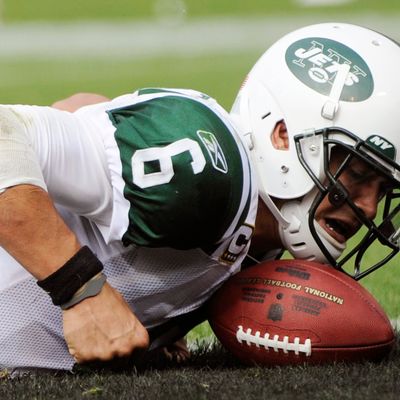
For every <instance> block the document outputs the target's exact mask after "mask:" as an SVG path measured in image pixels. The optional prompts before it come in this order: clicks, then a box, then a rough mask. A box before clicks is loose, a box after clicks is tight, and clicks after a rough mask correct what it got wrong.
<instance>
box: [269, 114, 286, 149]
mask: <svg viewBox="0 0 400 400" xmlns="http://www.w3.org/2000/svg"><path fill="white" fill-rule="evenodd" d="M271 142H272V146H274V148H275V149H277V150H288V149H289V139H288V133H287V129H286V124H285V121H283V120H282V121H279V122H277V123H276V125H275V128H274V130H273V131H272V134H271Z"/></svg>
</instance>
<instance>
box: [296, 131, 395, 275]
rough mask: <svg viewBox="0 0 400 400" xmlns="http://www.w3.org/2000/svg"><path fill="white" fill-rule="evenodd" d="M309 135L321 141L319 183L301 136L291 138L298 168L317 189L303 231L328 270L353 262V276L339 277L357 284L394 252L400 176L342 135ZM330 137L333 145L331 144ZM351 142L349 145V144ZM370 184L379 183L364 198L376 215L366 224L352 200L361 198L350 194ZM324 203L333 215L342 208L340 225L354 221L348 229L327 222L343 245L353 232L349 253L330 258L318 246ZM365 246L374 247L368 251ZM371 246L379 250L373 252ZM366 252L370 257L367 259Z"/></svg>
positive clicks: (372, 151)
mask: <svg viewBox="0 0 400 400" xmlns="http://www.w3.org/2000/svg"><path fill="white" fill-rule="evenodd" d="M315 135H321V137H322V140H323V149H324V151H323V152H324V177H325V179H324V181H321V180H320V179H319V178H318V177H317V176H316V175H315V174H314V173H313V171H312V169H311V168H310V167H309V165H307V161H306V160H305V157H304V155H303V154H302V146H301V145H300V143H301V141H302V140H303V139H304V137H305V135H302V134H300V135H296V136H295V138H294V140H295V143H296V148H297V151H298V152H299V159H300V162H302V164H303V166H304V168H305V169H306V170H307V171H308V173H309V174H310V177H311V178H312V179H313V181H314V182H315V185H316V187H317V188H318V193H317V194H316V195H315V196H314V200H313V202H312V204H311V205H310V208H309V212H308V225H309V229H310V232H311V234H312V236H313V238H314V240H315V242H316V243H317V244H318V246H319V248H320V249H321V251H322V253H323V255H324V257H325V258H326V260H328V261H329V263H330V264H331V265H333V266H335V267H336V268H338V269H342V268H343V267H344V265H345V264H346V263H347V262H348V261H349V260H350V259H353V262H354V270H353V271H351V270H348V271H345V272H347V273H348V274H350V275H352V276H353V277H354V278H355V279H361V278H362V277H364V276H366V275H368V274H369V273H371V272H372V271H374V270H375V269H377V268H379V267H380V266H381V265H384V264H385V263H386V262H387V261H389V260H390V259H391V258H392V257H393V256H395V255H396V254H397V252H398V251H399V244H400V240H399V239H400V204H399V198H400V194H399V193H400V182H399V181H398V179H396V177H397V176H398V173H399V172H400V167H399V166H398V165H397V164H396V163H395V162H393V161H392V160H390V159H383V157H384V156H382V155H381V154H379V152H378V151H376V149H374V148H373V147H371V146H370V145H369V144H368V143H366V142H364V141H361V140H360V139H359V138H358V137H357V136H355V135H353V134H352V133H350V132H347V131H345V130H343V129H340V128H326V129H323V130H320V131H316V132H315ZM332 136H334V137H335V139H332V138H331V137H332ZM339 136H344V137H345V138H346V139H345V140H344V142H343V141H340V140H338V137H339ZM351 142H353V143H352V144H350V143H351ZM357 169H358V170H357ZM344 177H347V178H344ZM374 179H375V180H377V181H379V187H378V188H377V190H378V191H377V193H370V195H371V196H376V197H377V198H376V207H377V208H379V210H378V212H377V213H376V214H377V215H376V217H374V218H372V217H371V218H370V217H369V216H367V215H366V213H365V212H364V211H363V210H362V208H360V207H359V206H358V205H357V204H356V203H355V201H354V199H353V197H355V196H356V195H363V194H364V192H363V193H357V189H355V187H356V186H357V185H366V184H371V181H372V180H374ZM367 196H368V194H367ZM324 201H325V203H328V204H329V205H330V207H331V208H333V209H337V210H338V213H340V212H342V213H343V211H340V210H341V209H342V210H343V208H346V210H347V211H345V212H344V213H345V214H346V218H345V220H350V219H351V220H353V221H354V222H353V223H354V226H353V227H349V226H346V224H345V223H344V222H343V221H339V222H338V221H335V220H334V219H333V218H332V219H330V220H329V221H328V225H329V226H330V229H332V230H335V229H336V230H338V231H340V232H341V233H342V234H343V235H345V236H346V241H348V239H350V237H352V236H354V235H355V234H356V233H357V232H358V233H357V237H358V241H353V242H355V243H352V246H351V249H348V250H347V251H346V252H344V254H343V255H339V256H338V255H336V257H334V256H333V255H332V250H331V251H330V250H328V248H327V245H326V241H324V240H323V238H324V237H325V238H326V235H321V229H318V228H317V224H318V220H319V218H318V213H319V208H320V206H321V204H322V203H323V202H324ZM371 201H372V202H374V201H375V200H374V199H372V200H371ZM379 204H380V206H379ZM355 221H357V222H355ZM316 222H317V223H316ZM346 231H347V232H346ZM331 242H332V241H331ZM371 245H374V246H375V247H373V248H372V250H371ZM377 245H379V246H380V248H379V250H378V247H377ZM382 246H383V247H382ZM336 247H338V248H339V249H338V253H340V250H341V248H340V247H341V246H340V244H339V245H337V246H336ZM348 247H350V246H348ZM342 249H343V250H344V248H342ZM371 251H372V252H373V254H369V253H370V252H371Z"/></svg>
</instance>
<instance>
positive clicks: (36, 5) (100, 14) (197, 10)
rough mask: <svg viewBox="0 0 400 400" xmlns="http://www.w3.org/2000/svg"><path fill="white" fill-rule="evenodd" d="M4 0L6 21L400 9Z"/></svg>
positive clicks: (224, 1) (388, 2) (288, 0)
mask: <svg viewBox="0 0 400 400" xmlns="http://www.w3.org/2000/svg"><path fill="white" fill-rule="evenodd" d="M55 4H56V3H55V2H54V0H31V1H25V0H3V17H4V20H5V21H39V20H60V21H61V20H75V19H105V20H109V19H132V18H152V17H154V16H157V15H158V13H159V12H160V11H157V10H165V13H169V14H172V13H176V14H182V15H184V16H187V17H189V18H195V17H204V16H229V15H230V16H261V15H271V14H272V15H280V14H281V15H287V14H288V13H290V14H293V15H297V14H305V13H310V12H315V13H321V12H322V13H324V12H327V11H328V12H329V13H332V12H334V13H338V14H343V13H345V14H348V13H352V14H355V13H360V12H369V13H380V14H390V13H392V12H393V10H397V11H399V10H400V4H399V2H398V1H397V0H384V1H375V0H354V1H352V2H349V3H347V4H343V5H337V6H330V7H321V6H316V7H301V6H300V5H299V4H298V2H296V1H295V0H247V1H241V0H201V1H199V0H147V1H144V0H81V1H80V2H72V1H71V2H57V5H55Z"/></svg>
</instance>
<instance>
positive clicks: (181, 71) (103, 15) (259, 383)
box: [0, 0, 400, 400]
mask: <svg viewBox="0 0 400 400" xmlns="http://www.w3.org/2000/svg"><path fill="white" fill-rule="evenodd" d="M155 3H156V1H144V0H143V1H139V0H133V1H132V0H113V1H112V0H97V1H95V0H82V1H80V2H57V3H56V2H54V0H31V1H26V0H3V2H2V18H3V21H4V22H6V23H12V22H18V23H21V22H31V21H63V22H64V21H71V20H78V19H81V20H87V19H92V20H99V19H103V20H114V21H115V20H119V19H121V20H124V19H134V18H153V17H154V15H155V11H154V10H155ZM168 4H172V9H173V10H178V12H182V11H179V10H182V7H181V5H182V4H184V8H185V10H186V11H185V13H184V14H185V15H186V16H187V17H188V18H196V17H208V16H210V17H218V16H239V17H242V16H243V17H244V16H246V17H249V16H257V17H259V16H267V15H273V16H275V17H276V18H279V15H281V14H285V15H293V16H297V15H299V16H300V15H305V14H309V13H330V14H331V15H336V14H337V15H347V16H348V15H352V14H354V15H356V14H360V13H367V14H380V15H383V16H384V15H393V14H394V15H397V14H400V2H399V0H383V1H379V2H377V1H374V0H355V1H353V2H351V3H349V4H348V5H343V6H340V7H339V6H338V7H328V8H318V7H317V8H313V9H308V8H307V9H300V8H299V7H298V6H297V5H296V4H295V1H290V0H282V1H278V0H277V1H266V0H248V1H246V2H244V1H239V0H233V1H232V0H201V1H199V0H186V1H184V2H178V1H174V0H171V1H170V2H169V3H168ZM174 7H175V8H174ZM180 7H181V8H180ZM0 35H1V31H0ZM27 40H29V38H27ZM60 45H62V44H60ZM259 55H260V54H259V53H258V52H254V51H245V50H243V51H240V52H237V53H235V54H232V53H227V54H221V55H215V54H209V55H207V54H203V55H201V56H180V57H177V56H174V57H166V56H163V57H153V58H145V59H139V58H138V59H129V58H123V59H118V58H114V59H107V58H105V57H104V58H97V59H90V58H86V57H85V58H84V59H79V58H77V59H73V58H72V57H71V58H64V59H62V60H57V59H54V60H52V59H51V57H47V58H46V59H40V58H34V57H33V58H32V57H29V58H24V57H20V58H18V59H11V58H4V57H1V54H0V76H1V79H0V103H27V104H42V105H45V104H51V103H52V102H53V101H55V100H57V99H60V98H63V97H66V96H69V95H70V94H72V93H74V92H77V91H89V92H98V93H103V94H105V95H107V96H110V97H113V96H116V95H119V94H122V93H125V92H129V91H133V90H135V89H136V88H139V87H146V86H163V87H189V88H194V89H198V90H201V91H204V92H206V93H208V94H210V95H212V96H213V97H215V98H217V99H218V100H219V102H220V103H221V104H222V105H223V106H225V107H226V108H227V109H229V108H230V106H231V104H232V101H233V99H234V97H235V95H236V92H237V90H238V88H239V86H240V83H241V81H242V79H243V77H244V76H245V74H246V73H247V71H248V70H249V68H250V67H251V65H252V64H253V63H254V61H255V60H256V59H257V58H258V56H259ZM397 264H399V259H398V258H397V259H396V260H394V261H392V262H391V263H390V265H389V266H386V267H385V268H383V269H381V270H380V271H378V272H377V273H374V274H373V275H372V276H370V277H368V278H366V279H365V280H364V281H363V282H362V283H363V284H365V285H366V287H367V288H368V289H369V290H370V291H371V292H372V293H373V294H374V295H375V296H376V297H377V299H378V300H379V301H380V302H381V304H382V305H383V306H384V308H385V310H386V311H387V312H388V314H389V316H390V317H391V318H398V317H399V316H400V281H399V279H398V278H397V277H398V276H399V273H400V266H398V265H397ZM0 323H1V322H0ZM209 334H210V330H209V328H208V326H207V324H203V325H202V326H200V327H199V328H197V329H196V330H195V331H194V332H192V333H191V334H190V339H191V340H192V341H194V340H196V339H201V338H204V337H205V336H207V335H209ZM360 334H362V333H360ZM0 350H1V349H0ZM399 360H400V355H399V353H398V351H397V352H395V353H394V354H393V355H392V357H391V358H390V359H389V360H387V361H385V362H384V363H382V364H370V363H366V364H362V365H341V364H340V365H334V366H329V367H326V368H319V367H296V368H286V369H285V368H274V369H262V368H256V367H254V368H245V367H238V365H237V364H236V363H235V361H233V360H231V359H230V357H229V356H228V355H227V354H226V353H224V352H221V350H220V349H216V350H215V349H214V350H213V351H211V352H209V351H204V352H203V351H201V350H200V351H198V352H197V353H196V354H195V356H194V358H193V360H192V361H191V362H190V363H189V364H188V365H187V366H186V367H185V368H181V367H178V366H177V365H172V367H171V366H165V365H162V364H161V365H160V366H158V365H152V366H148V367H147V368H145V369H144V370H135V369H133V370H129V371H125V372H118V373H115V372H110V371H108V372H101V373H100V372H88V373H86V372H85V373H80V374H76V375H68V374H67V375H66V374H58V375H55V374H51V373H46V374H38V375H33V376H28V377H25V378H18V379H13V380H10V379H9V376H8V375H7V373H4V375H3V376H1V375H0V399H25V398H26V399H60V398H69V399H82V398H83V399H85V398H104V399H109V398H115V399H148V398H152V399H176V398H181V397H185V396H187V397H189V396H190V397H191V398H193V399H214V398H226V399H231V398H233V397H238V396H240V397H244V398H249V399H259V398H268V399H269V398H271V399H291V398H297V399H301V398H308V397H310V396H313V397H315V398H317V399H338V398H339V399H352V400H353V399H362V400H366V399H376V398H380V397H381V398H384V399H397V398H398V393H399V392H400V386H399V380H398V375H399V373H400V361H399Z"/></svg>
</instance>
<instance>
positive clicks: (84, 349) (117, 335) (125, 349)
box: [0, 108, 148, 362]
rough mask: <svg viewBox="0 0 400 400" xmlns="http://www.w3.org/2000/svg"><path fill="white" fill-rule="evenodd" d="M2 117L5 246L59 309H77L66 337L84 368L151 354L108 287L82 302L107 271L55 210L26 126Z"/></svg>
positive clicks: (0, 227) (0, 200) (0, 211)
mask: <svg viewBox="0 0 400 400" xmlns="http://www.w3.org/2000/svg"><path fill="white" fill-rule="evenodd" d="M0 112H1V116H2V119H1V124H0V136H1V139H2V140H0V170H1V171H3V174H1V175H0V189H1V191H0V246H2V247H3V248H4V249H5V250H7V251H8V253H10V254H11V255H12V256H13V257H14V258H15V259H16V260H17V261H19V262H20V264H22V265H23V266H24V267H25V269H26V270H27V271H29V272H30V273H31V274H32V275H33V276H34V277H36V278H37V279H38V283H39V284H40V286H41V287H42V288H43V289H44V290H45V291H46V292H47V293H49V294H50V296H51V298H52V300H53V303H54V304H56V305H63V304H64V305H65V304H66V303H67V304H69V305H68V307H70V308H68V309H67V310H65V311H64V331H65V338H66V341H67V344H68V347H69V349H70V352H71V354H73V355H74V357H75V358H76V359H77V361H79V362H85V361H91V360H98V359H101V360H109V359H111V358H113V357H115V356H122V355H129V354H130V353H131V352H132V351H134V350H135V349H142V348H146V347H147V344H148V334H147V331H146V330H145V328H144V327H143V326H142V325H141V323H140V322H139V321H138V320H137V318H136V317H135V316H134V315H133V313H132V312H131V311H130V309H129V307H128V306H127V304H126V302H125V301H124V300H123V299H122V297H121V296H120V294H119V293H117V292H116V291H115V290H114V289H113V288H112V287H111V286H109V285H108V284H107V283H105V284H104V285H103V283H104V281H101V282H102V285H101V286H99V285H97V286H96V288H95V289H96V290H95V293H94V294H93V295H92V296H90V297H87V296H86V295H87V294H88V293H87V292H86V293H83V294H84V295H85V296H86V297H83V298H82V297H78V298H76V297H75V295H76V293H77V292H79V291H80V290H81V289H82V288H83V289H82V290H83V292H85V290H86V288H87V286H85V285H87V284H88V285H89V283H90V281H91V280H92V278H93V279H96V276H97V275H98V274H99V273H100V272H101V269H102V264H101V263H100V261H99V260H98V259H97V257H96V256H95V255H94V254H93V253H91V252H90V250H89V249H85V248H84V249H82V248H81V245H80V243H79V242H78V240H77V238H76V236H75V234H74V233H73V232H72V231H71V230H70V229H69V228H68V227H67V226H66V225H65V223H64V221H63V220H62V218H61V216H60V215H59V214H58V212H57V211H56V209H55V208H54V205H53V202H52V200H51V199H50V197H49V195H48V193H47V191H46V190H45V189H46V185H45V183H44V181H43V177H42V175H41V171H40V166H39V165H38V162H37V159H36V157H35V156H36V155H35V153H34V151H33V149H32V148H31V147H30V145H29V139H28V136H27V135H26V134H25V131H24V129H25V128H24V126H23V125H22V124H21V121H20V119H19V118H17V117H16V115H15V114H14V113H13V111H12V110H9V109H8V108H0ZM89 286H90V285H89ZM85 287H86V288H85ZM80 294H82V293H80ZM74 297H75V299H74ZM70 300H74V301H73V303H71V302H70Z"/></svg>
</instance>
